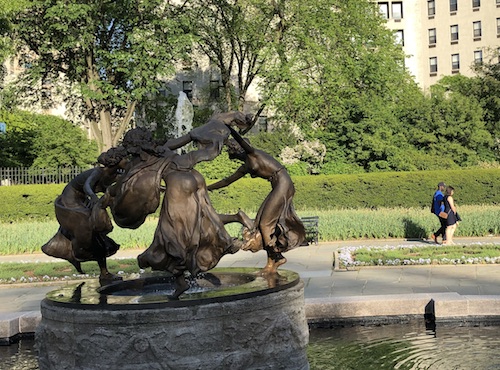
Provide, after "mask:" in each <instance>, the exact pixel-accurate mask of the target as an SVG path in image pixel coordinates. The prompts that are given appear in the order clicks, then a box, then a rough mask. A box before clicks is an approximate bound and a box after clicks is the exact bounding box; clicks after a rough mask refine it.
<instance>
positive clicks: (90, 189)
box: [83, 168, 102, 205]
mask: <svg viewBox="0 0 500 370" xmlns="http://www.w3.org/2000/svg"><path fill="white" fill-rule="evenodd" d="M101 175H102V169H100V168H95V169H94V170H93V171H92V173H91V174H90V176H89V177H87V179H86V180H85V184H83V191H84V192H85V194H87V196H89V197H90V200H91V202H92V203H93V204H95V203H96V202H97V201H98V197H97V195H96V193H95V192H94V189H95V188H96V186H97V183H98V182H99V179H100V178H101ZM93 204H92V205H93Z"/></svg>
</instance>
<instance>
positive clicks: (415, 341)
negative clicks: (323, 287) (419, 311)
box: [0, 321, 500, 370]
mask: <svg viewBox="0 0 500 370" xmlns="http://www.w3.org/2000/svg"><path fill="white" fill-rule="evenodd" d="M499 329H500V328H499V327H498V326H485V325H480V326H473V327H471V326H457V325H456V324H455V325H449V324H447V325H441V326H440V325H438V326H437V327H436V328H426V326H425V323H424V322H423V321H422V322H420V321H419V322H416V321H415V322H411V323H408V324H399V325H383V326H353V327H344V328H328V329H319V328H315V329H311V331H310V343H309V347H308V357H309V363H310V366H311V370H317V369H318V370H319V369H325V370H335V369H339V370H340V369H342V370H345V369H363V370H365V369H377V370H379V369H435V370H448V369H450V370H451V369H453V370H461V369H463V370H470V369H483V370H485V369H488V370H489V369H500V357H499V356H498V349H499V348H500V330H499ZM33 346H34V340H33V339H23V340H21V341H20V342H19V343H17V344H13V345H11V346H3V347H0V370H37V369H38V365H37V362H36V353H35V351H34V348H33Z"/></svg>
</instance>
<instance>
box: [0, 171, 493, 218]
mask: <svg viewBox="0 0 500 370" xmlns="http://www.w3.org/2000/svg"><path fill="white" fill-rule="evenodd" d="M293 180H294V183H295V186H296V195H295V198H294V204H295V208H296V209H297V210H299V211H314V210H328V209H338V208H378V207H384V208H391V207H403V208H415V207H416V208H426V207H430V199H431V196H432V194H433V192H434V190H435V189H436V185H437V183H438V182H439V181H445V182H446V183H447V184H450V185H453V187H454V188H455V199H456V202H457V204H458V205H481V204H500V170H499V169H476V170H451V171H421V172H380V173H368V174H356V175H320V176H298V177H294V178H293ZM210 182H212V181H208V183H210ZM63 188H64V185H17V186H1V187H0V199H2V201H1V207H0V222H12V221H19V220H23V219H29V220H34V219H36V220H40V219H53V218H54V206H53V202H54V200H55V198H56V197H57V196H58V195H59V194H60V193H61V191H62V189H63ZM270 189H271V186H270V184H269V182H267V181H265V180H262V179H251V178H245V179H242V180H240V181H238V182H236V183H234V184H232V185H230V186H229V187H227V188H224V189H220V190H217V191H213V192H211V193H210V196H211V199H212V203H213V204H214V207H215V208H216V209H217V211H219V212H221V213H226V212H234V211H236V210H238V208H241V209H242V210H244V211H247V212H255V211H256V210H257V209H258V207H259V206H260V204H261V202H262V201H263V200H264V198H265V197H266V195H267V194H268V193H269V191H270Z"/></svg>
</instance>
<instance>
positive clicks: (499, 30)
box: [497, 18, 500, 35]
mask: <svg viewBox="0 0 500 370" xmlns="http://www.w3.org/2000/svg"><path fill="white" fill-rule="evenodd" d="M497 35H500V18H497Z"/></svg>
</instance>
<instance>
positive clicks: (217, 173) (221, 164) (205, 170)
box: [195, 147, 243, 180]
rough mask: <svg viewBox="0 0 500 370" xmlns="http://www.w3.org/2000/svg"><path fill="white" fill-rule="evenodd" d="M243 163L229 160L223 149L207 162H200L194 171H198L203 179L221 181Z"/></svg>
mask: <svg viewBox="0 0 500 370" xmlns="http://www.w3.org/2000/svg"><path fill="white" fill-rule="evenodd" d="M242 164H243V163H242V162H240V161H233V160H231V159H229V157H228V155H227V150H226V148H225V147H224V149H223V150H222V153H221V154H220V155H218V156H217V157H215V159H214V160H212V161H209V162H200V163H198V164H197V165H196V167H195V168H196V170H197V171H199V172H200V173H201V174H202V175H203V177H205V179H207V180H208V179H210V180H215V179H222V178H224V177H227V176H229V175H231V174H232V173H233V172H234V171H236V170H237V169H238V168H239V167H240V166H241V165H242Z"/></svg>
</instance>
